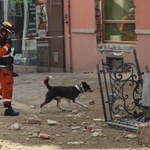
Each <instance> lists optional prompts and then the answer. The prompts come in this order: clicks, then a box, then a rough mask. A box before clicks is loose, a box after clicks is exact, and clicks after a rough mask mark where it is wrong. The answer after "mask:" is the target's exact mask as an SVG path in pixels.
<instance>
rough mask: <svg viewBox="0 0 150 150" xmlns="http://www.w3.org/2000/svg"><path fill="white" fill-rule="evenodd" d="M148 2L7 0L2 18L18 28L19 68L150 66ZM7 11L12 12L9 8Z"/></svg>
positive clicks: (16, 56) (84, 69) (86, 69)
mask: <svg viewBox="0 0 150 150" xmlns="http://www.w3.org/2000/svg"><path fill="white" fill-rule="evenodd" d="M149 3H150V2H149V0H145V1H144V2H141V1H138V0H26V1H22V0H11V1H9V0H3V1H0V8H1V20H0V21H1V22H3V21H5V20H10V21H12V22H14V24H15V26H16V31H15V34H14V35H13V48H14V49H13V50H14V53H13V56H14V66H15V67H14V68H15V71H16V72H95V71H96V64H99V65H100V66H101V60H102V59H103V60H104V61H105V62H106V63H107V64H109V65H110V67H111V68H112V69H115V68H116V67H117V66H118V65H120V64H121V63H123V62H134V59H133V53H132V52H133V49H136V51H137V56H138V60H139V64H140V67H141V69H142V70H143V69H144V66H145V65H149V43H150V42H149V36H150V31H149V29H150V25H149V24H150V19H149V18H148V17H147V15H146V14H148V13H149V8H148V6H149ZM7 10H8V11H7Z"/></svg>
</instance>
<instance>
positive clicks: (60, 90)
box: [39, 76, 93, 112]
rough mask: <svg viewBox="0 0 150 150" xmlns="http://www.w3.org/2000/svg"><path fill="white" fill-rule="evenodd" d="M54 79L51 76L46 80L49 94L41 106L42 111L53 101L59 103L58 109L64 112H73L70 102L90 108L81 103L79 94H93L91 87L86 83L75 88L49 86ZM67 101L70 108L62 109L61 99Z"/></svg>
mask: <svg viewBox="0 0 150 150" xmlns="http://www.w3.org/2000/svg"><path fill="white" fill-rule="evenodd" d="M50 78H52V77H51V76H49V77H46V78H45V80H44V82H43V83H44V84H45V85H46V87H47V88H48V92H47V93H46V96H45V97H46V98H45V101H44V102H43V103H42V104H41V105H40V110H39V112H41V109H42V107H43V106H44V105H46V104H48V103H49V102H51V101H52V100H53V99H54V100H56V101H57V108H58V109H60V110H62V111H71V109H70V102H71V101H73V102H74V103H76V104H78V105H80V106H83V107H84V108H88V106H86V105H85V104H83V103H81V102H80V101H79V100H78V97H79V94H81V93H83V92H93V90H91V87H90V86H89V85H88V84H87V83H86V82H81V83H80V85H75V86H50V85H49V79H50ZM63 98H65V99H67V101H68V107H67V110H65V109H62V108H61V107H60V102H61V99H63Z"/></svg>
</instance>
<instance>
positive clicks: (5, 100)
mask: <svg viewBox="0 0 150 150" xmlns="http://www.w3.org/2000/svg"><path fill="white" fill-rule="evenodd" d="M11 101H12V99H3V102H11Z"/></svg>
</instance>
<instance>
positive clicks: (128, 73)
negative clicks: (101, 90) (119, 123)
mask: <svg viewBox="0 0 150 150" xmlns="http://www.w3.org/2000/svg"><path fill="white" fill-rule="evenodd" d="M120 70H122V71H123V72H124V73H119V72H120ZM136 70H137V69H136V66H135V65H134V64H133V63H124V64H122V65H120V66H119V67H118V68H117V69H116V70H115V71H113V72H111V71H108V73H109V78H110V85H111V86H110V87H111V91H112V94H111V95H109V104H110V108H111V111H112V113H113V114H121V115H123V116H129V115H132V116H134V117H135V118H136V117H138V116H139V114H140V113H141V112H142V105H141V104H142V103H141V91H142V79H141V77H140V78H139V76H138V73H137V72H136Z"/></svg>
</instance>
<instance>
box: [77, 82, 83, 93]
mask: <svg viewBox="0 0 150 150" xmlns="http://www.w3.org/2000/svg"><path fill="white" fill-rule="evenodd" d="M75 87H76V88H77V90H79V91H80V92H83V88H82V84H81V85H77V84H76V85H75Z"/></svg>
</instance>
